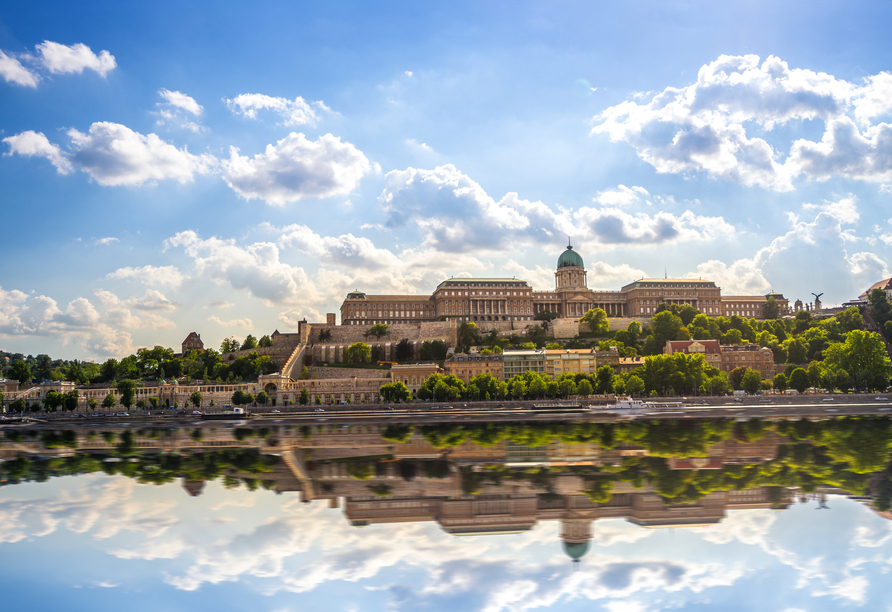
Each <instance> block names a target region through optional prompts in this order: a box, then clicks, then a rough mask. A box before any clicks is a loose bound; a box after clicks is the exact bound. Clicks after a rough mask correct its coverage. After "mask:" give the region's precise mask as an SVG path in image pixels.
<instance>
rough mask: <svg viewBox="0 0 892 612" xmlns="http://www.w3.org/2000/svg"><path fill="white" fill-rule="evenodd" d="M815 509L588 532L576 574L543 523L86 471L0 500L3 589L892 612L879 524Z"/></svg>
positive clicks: (200, 604) (503, 609) (117, 605)
mask: <svg viewBox="0 0 892 612" xmlns="http://www.w3.org/2000/svg"><path fill="white" fill-rule="evenodd" d="M827 506H828V507H829V510H827V511H820V512H815V510H816V509H817V502H816V501H809V502H806V503H796V504H793V505H792V506H791V507H789V508H787V509H786V510H783V511H776V510H767V509H766V510H732V511H729V512H728V515H727V516H726V517H725V518H724V519H723V520H722V521H721V522H720V523H718V524H716V525H710V526H708V527H697V528H685V529H681V528H679V529H646V528H643V527H639V526H636V525H634V524H632V523H629V522H627V521H624V520H621V519H601V520H598V521H595V522H594V524H593V526H592V532H593V536H594V539H593V540H592V541H591V547H590V550H589V552H588V553H587V554H586V555H585V556H584V557H583V558H582V561H581V563H580V564H579V565H578V567H577V568H575V570H574V568H573V565H572V563H571V562H570V559H569V558H568V557H567V556H566V555H565V554H564V553H563V551H562V549H561V543H560V536H559V526H558V525H557V523H555V522H551V521H548V522H541V523H539V524H537V525H536V526H535V527H534V528H533V529H532V530H531V531H529V532H525V533H522V534H517V535H496V536H477V537H459V536H452V535H449V534H447V533H445V532H444V531H442V529H440V527H439V526H438V525H437V524H436V523H434V522H427V523H398V524H389V525H388V524H382V525H370V526H367V527H362V528H358V527H353V526H351V525H350V523H349V521H348V520H347V519H346V518H345V517H344V515H343V511H342V510H340V509H334V508H328V506H327V503H325V502H320V501H317V502H313V503H308V504H305V503H301V502H300V501H299V500H298V499H297V494H296V493H290V494H289V493H286V494H282V495H276V494H274V493H273V492H269V491H258V492H254V493H251V492H249V491H247V490H246V489H245V488H244V487H242V488H241V489H239V490H227V489H224V488H223V487H222V486H221V485H220V483H219V482H211V483H208V484H207V485H206V487H205V489H204V492H203V493H202V495H201V496H199V497H190V496H189V495H188V494H187V493H186V492H185V491H184V490H183V489H182V487H181V486H180V485H179V484H178V483H172V484H168V485H162V486H155V485H148V484H138V483H137V482H135V481H133V480H130V479H127V478H124V477H121V476H106V475H104V474H100V473H97V474H91V475H85V476H79V477H65V478H54V479H51V480H49V481H47V482H44V483H27V484H20V485H14V486H7V487H3V488H2V489H0V518H2V520H0V552H2V554H0V576H2V578H0V583H2V584H3V588H4V601H6V602H9V605H11V606H12V609H28V610H36V611H42V610H58V608H59V602H60V601H65V606H66V609H68V610H72V611H75V612H76V611H79V610H95V609H96V607H97V605H99V606H100V607H103V608H110V609H121V608H124V609H127V610H135V611H142V610H147V611H148V610H158V609H164V610H195V611H203V610H208V611H211V610H219V609H220V607H221V606H223V607H225V608H227V609H251V610H258V611H261V612H298V611H300V610H323V609H324V610H333V611H343V612H355V611H358V610H389V611H391V612H402V611H410V610H411V611H414V610H469V611H475V612H476V611H481V612H527V611H534V610H562V611H565V610H566V611H577V610H578V611H586V612H590V611H593V610H594V611H596V612H658V611H660V610H678V609H682V610H691V611H700V610H703V611H706V610H717V609H720V610H728V611H731V612H736V611H738V610H739V611H741V612H744V611H747V612H748V611H750V610H765V611H766V612H821V611H825V610H826V611H828V612H830V611H832V612H836V611H838V610H886V609H888V575H889V571H890V568H892V561H890V559H892V523H890V522H889V521H888V520H886V519H883V518H881V517H879V516H878V515H876V514H875V513H873V512H872V511H871V510H870V509H869V508H867V507H866V506H864V505H863V504H861V503H859V502H857V501H853V500H849V499H846V498H844V497H842V496H830V497H829V499H828V502H827ZM48 559H52V560H53V561H52V567H51V568H50V569H49V570H48V567H47V560H48Z"/></svg>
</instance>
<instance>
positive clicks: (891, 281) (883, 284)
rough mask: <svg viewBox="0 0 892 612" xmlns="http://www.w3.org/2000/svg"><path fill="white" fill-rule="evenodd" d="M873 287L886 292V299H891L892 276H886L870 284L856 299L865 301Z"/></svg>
mask: <svg viewBox="0 0 892 612" xmlns="http://www.w3.org/2000/svg"><path fill="white" fill-rule="evenodd" d="M874 289H882V290H883V291H884V292H885V293H886V299H887V300H892V278H887V279H884V280H881V281H879V282H876V283H874V284H872V285H871V286H870V287H869V288H868V289H867V291H865V292H864V293H862V294H861V295H859V296H858V300H860V301H864V302H866V301H867V298H868V297H870V292H871V291H873V290H874Z"/></svg>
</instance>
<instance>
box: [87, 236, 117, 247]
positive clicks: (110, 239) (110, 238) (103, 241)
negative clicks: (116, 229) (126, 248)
mask: <svg viewBox="0 0 892 612" xmlns="http://www.w3.org/2000/svg"><path fill="white" fill-rule="evenodd" d="M116 242H121V240H120V239H119V238H115V237H114V236H108V237H106V238H95V239H94V240H93V244H96V245H108V244H114V243H116Z"/></svg>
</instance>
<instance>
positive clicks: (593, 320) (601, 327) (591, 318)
mask: <svg viewBox="0 0 892 612" xmlns="http://www.w3.org/2000/svg"><path fill="white" fill-rule="evenodd" d="M579 322H580V323H588V326H589V329H591V330H592V333H593V334H595V335H596V336H604V335H605V334H607V332H609V331H610V321H608V320H607V313H606V312H604V309H603V308H592V309H590V310H589V311H588V312H586V313H585V314H584V315H582V318H580V319H579Z"/></svg>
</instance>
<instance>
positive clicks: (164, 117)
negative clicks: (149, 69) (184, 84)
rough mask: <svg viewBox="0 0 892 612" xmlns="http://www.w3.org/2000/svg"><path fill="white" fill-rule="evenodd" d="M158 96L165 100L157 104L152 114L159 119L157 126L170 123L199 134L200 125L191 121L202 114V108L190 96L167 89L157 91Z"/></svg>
mask: <svg viewBox="0 0 892 612" xmlns="http://www.w3.org/2000/svg"><path fill="white" fill-rule="evenodd" d="M158 95H159V96H161V97H162V98H164V100H165V101H164V102H158V103H157V105H156V106H157V107H158V110H157V111H155V113H154V114H155V115H157V116H158V117H159V118H158V120H157V121H156V123H157V124H158V125H165V124H166V123H172V124H173V125H176V126H179V127H182V128H186V129H188V130H191V131H193V132H199V131H201V130H202V129H203V128H202V127H201V125H200V124H198V123H196V122H195V121H192V118H199V117H201V114H202V113H203V112H204V107H203V106H202V105H201V104H199V103H198V102H196V101H195V99H194V98H193V97H192V96H188V95H186V94H184V93H182V92H180V91H170V90H169V89H159V90H158Z"/></svg>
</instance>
